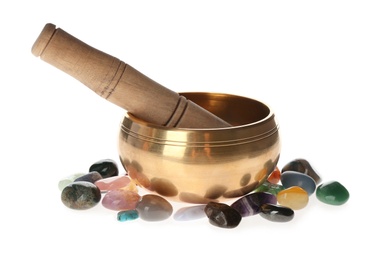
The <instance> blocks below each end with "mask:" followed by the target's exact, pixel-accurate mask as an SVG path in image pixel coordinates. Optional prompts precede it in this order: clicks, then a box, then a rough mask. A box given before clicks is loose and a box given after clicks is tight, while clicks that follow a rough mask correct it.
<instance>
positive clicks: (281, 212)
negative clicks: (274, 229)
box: [259, 203, 294, 222]
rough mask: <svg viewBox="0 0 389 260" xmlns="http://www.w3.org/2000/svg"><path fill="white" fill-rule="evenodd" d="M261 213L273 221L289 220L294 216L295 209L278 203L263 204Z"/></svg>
mask: <svg viewBox="0 0 389 260" xmlns="http://www.w3.org/2000/svg"><path fill="white" fill-rule="evenodd" d="M259 215H260V216H261V217H263V218H265V219H267V220H270V221H273V222H288V221H291V220H292V219H293V217H294V211H293V209H291V208H288V207H284V206H281V205H276V204H267V203H266V204H262V205H261V211H260V212H259Z"/></svg>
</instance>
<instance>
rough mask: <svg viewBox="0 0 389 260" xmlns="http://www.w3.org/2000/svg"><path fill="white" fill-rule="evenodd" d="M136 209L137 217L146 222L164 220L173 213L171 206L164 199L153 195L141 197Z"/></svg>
mask: <svg viewBox="0 0 389 260" xmlns="http://www.w3.org/2000/svg"><path fill="white" fill-rule="evenodd" d="M136 209H137V210H138V212H139V217H140V218H141V219H143V220H146V221H161V220H165V219H167V218H169V217H170V216H171V215H172V213H173V206H172V205H171V204H170V203H169V202H168V201H167V200H166V199H164V198H162V197H161V196H158V195H154V194H147V195H144V196H142V198H141V200H140V201H139V202H138V204H137V206H136Z"/></svg>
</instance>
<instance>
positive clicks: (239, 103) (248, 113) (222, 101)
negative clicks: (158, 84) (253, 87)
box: [180, 92, 271, 126]
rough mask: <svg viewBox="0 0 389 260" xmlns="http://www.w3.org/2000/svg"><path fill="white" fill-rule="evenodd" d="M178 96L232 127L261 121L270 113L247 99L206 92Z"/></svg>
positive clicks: (255, 101)
mask: <svg viewBox="0 0 389 260" xmlns="http://www.w3.org/2000/svg"><path fill="white" fill-rule="evenodd" d="M180 94H181V95H183V96H184V97H186V98H187V99H189V100H191V101H193V102H194V103H196V104H198V105H199V106H201V107H203V108H205V109H206V110H208V111H210V112H211V113H213V114H214V115H216V116H218V117H220V118H222V119H224V120H225V121H227V122H229V123H230V124H231V125H233V126H238V125H245V124H250V123H253V122H257V121H260V120H263V119H265V118H267V117H268V116H269V115H270V113H271V111H270V109H269V107H268V106H267V105H265V104H263V103H262V102H259V101H257V100H254V99H250V98H247V97H242V96H237V95H231V94H223V93H207V92H184V93H180Z"/></svg>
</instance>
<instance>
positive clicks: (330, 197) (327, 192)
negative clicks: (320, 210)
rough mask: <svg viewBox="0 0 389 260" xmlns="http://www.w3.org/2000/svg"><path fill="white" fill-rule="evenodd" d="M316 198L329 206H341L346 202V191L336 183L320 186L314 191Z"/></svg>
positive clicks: (348, 195)
mask: <svg viewBox="0 0 389 260" xmlns="http://www.w3.org/2000/svg"><path fill="white" fill-rule="evenodd" d="M316 198H317V199H318V200H320V201H321V202H323V203H326V204H330V205H342V204H344V203H346V202H347V201H348V199H349V198H350V194H349V192H348V190H347V189H346V188H345V187H344V186H343V185H342V184H340V183H339V182H337V181H330V182H326V183H322V184H320V185H319V186H318V187H317V189H316Z"/></svg>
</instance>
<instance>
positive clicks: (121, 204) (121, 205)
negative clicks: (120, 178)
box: [101, 189, 141, 211]
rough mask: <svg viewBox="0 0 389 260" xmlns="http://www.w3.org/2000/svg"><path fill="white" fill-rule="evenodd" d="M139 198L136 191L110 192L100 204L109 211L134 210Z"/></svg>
mask: <svg viewBox="0 0 389 260" xmlns="http://www.w3.org/2000/svg"><path fill="white" fill-rule="evenodd" d="M140 198H141V196H140V195H139V194H138V193H137V192H136V191H129V190H125V189H118V190H110V191H108V192H107V193H106V194H105V195H104V198H103V200H102V201H101V204H102V205H103V206H104V207H105V208H107V209H111V210H118V211H120V210H131V209H135V207H136V205H137V203H138V201H139V200H140Z"/></svg>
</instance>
